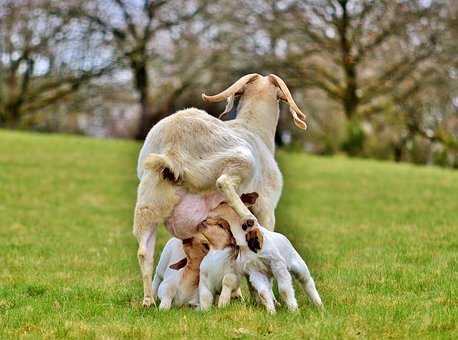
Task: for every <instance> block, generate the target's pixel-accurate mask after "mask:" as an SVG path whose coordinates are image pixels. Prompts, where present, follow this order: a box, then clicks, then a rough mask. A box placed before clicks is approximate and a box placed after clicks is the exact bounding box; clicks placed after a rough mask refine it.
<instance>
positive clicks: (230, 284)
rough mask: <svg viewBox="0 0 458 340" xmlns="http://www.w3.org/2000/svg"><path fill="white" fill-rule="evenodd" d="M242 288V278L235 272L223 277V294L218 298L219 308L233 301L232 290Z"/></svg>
mask: <svg viewBox="0 0 458 340" xmlns="http://www.w3.org/2000/svg"><path fill="white" fill-rule="evenodd" d="M237 288H240V279H239V277H238V276H237V275H235V274H233V273H228V274H226V275H224V277H223V283H222V289H221V294H220V295H219V299H218V308H222V307H224V306H226V305H227V304H228V303H229V302H230V301H231V296H232V292H233V291H235V290H237Z"/></svg>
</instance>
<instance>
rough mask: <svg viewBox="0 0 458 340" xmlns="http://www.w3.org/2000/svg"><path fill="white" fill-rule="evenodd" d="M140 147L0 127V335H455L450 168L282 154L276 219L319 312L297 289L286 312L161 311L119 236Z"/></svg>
mask: <svg viewBox="0 0 458 340" xmlns="http://www.w3.org/2000/svg"><path fill="white" fill-rule="evenodd" d="M139 148H140V145H139V144H135V143H132V142H124V141H103V140H94V139H88V138H80V137H70V136H58V135H51V136H49V135H46V136H45V135H34V134H26V133H13V132H6V131H0V338H5V337H6V338H16V337H18V336H25V337H32V338H35V337H49V338H56V337H57V338H60V337H64V338H67V337H72V338H81V337H85V338H127V337H136V338H137V337H140V338H155V337H162V338H165V337H167V338H168V339H173V338H188V339H196V338H213V339H219V338H257V337H259V338H262V337H265V338H269V339H280V338H281V339H288V338H291V339H292V338H342V337H344V338H360V337H362V338H373V339H380V338H382V337H383V338H386V337H392V338H419V337H421V338H457V337H458V329H457V320H458V283H457V282H458V264H457V260H458V255H457V254H458V172H456V171H455V172H453V171H450V170H444V169H438V168H430V167H424V168H420V167H416V166H412V165H405V164H404V165H395V164H392V163H381V162H375V161H369V160H353V159H352V160H350V159H346V158H341V157H336V158H318V157H313V156H308V155H303V154H288V153H284V152H280V153H279V155H278V158H279V161H280V164H281V167H282V170H283V174H284V178H285V188H284V192H283V197H282V200H281V203H280V205H279V208H278V210H277V222H278V223H277V230H278V231H281V232H283V233H285V234H286V235H287V236H288V237H289V238H290V239H291V240H292V242H293V243H294V245H295V246H296V247H297V248H298V250H299V251H300V253H301V254H302V255H303V256H304V258H305V260H306V262H307V263H308V265H309V267H310V269H311V271H312V274H313V275H314V277H315V281H316V283H317V287H318V289H319V291H320V293H321V296H322V298H323V301H324V304H325V306H326V311H325V313H323V314H320V313H319V312H317V311H316V310H315V309H314V308H313V307H312V306H311V304H310V303H309V302H308V300H307V298H306V296H305V294H304V293H303V292H302V291H300V289H298V290H297V291H298V300H299V303H300V306H301V309H300V312H299V313H295V314H290V313H288V312H287V311H286V310H285V309H284V308H280V310H279V312H278V313H277V315H275V316H270V315H267V314H266V313H265V312H264V310H263V309H262V308H261V307H260V306H256V305H254V304H252V303H249V304H243V303H242V302H234V303H232V304H231V305H230V306H229V307H228V308H225V309H222V310H213V311H211V312H208V313H204V314H202V313H199V312H195V311H193V310H189V309H181V310H172V311H169V312H159V311H158V310H157V309H156V308H151V309H143V308H142V307H141V305H140V302H141V297H142V287H141V280H140V275H139V270H138V267H137V262H136V256H135V254H136V241H135V239H134V238H133V236H132V234H131V221H132V209H133V205H134V202H135V190H136V184H137V180H136V176H135V167H136V157H137V153H138V150H139ZM168 237H169V236H168V235H167V234H166V232H165V230H164V228H161V231H160V237H159V247H158V248H157V252H156V254H158V253H159V251H160V249H161V248H162V246H163V244H164V242H165V241H166V240H167V238H168ZM245 295H247V294H246V290H245Z"/></svg>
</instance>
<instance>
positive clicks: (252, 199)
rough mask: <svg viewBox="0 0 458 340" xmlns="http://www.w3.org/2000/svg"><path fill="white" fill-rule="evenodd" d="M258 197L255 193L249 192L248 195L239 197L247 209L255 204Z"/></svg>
mask: <svg viewBox="0 0 458 340" xmlns="http://www.w3.org/2000/svg"><path fill="white" fill-rule="evenodd" d="M258 197H259V195H258V193H257V192H249V193H245V194H242V195H241V196H240V199H241V200H242V202H243V203H245V205H246V206H247V207H251V206H252V205H254V204H255V203H256V200H257V199H258Z"/></svg>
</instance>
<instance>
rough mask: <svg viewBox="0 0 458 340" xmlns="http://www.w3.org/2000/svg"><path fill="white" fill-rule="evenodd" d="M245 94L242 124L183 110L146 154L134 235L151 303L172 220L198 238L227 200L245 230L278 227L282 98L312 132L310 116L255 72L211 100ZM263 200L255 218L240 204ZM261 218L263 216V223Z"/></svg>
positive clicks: (177, 229) (148, 143) (149, 141)
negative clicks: (245, 195) (254, 197)
mask: <svg viewBox="0 0 458 340" xmlns="http://www.w3.org/2000/svg"><path fill="white" fill-rule="evenodd" d="M237 95H241V98H240V102H239V105H238V113H237V118H236V119H235V120H231V121H227V122H223V121H221V120H219V119H217V118H215V117H212V116H210V115H209V114H207V113H206V112H205V111H201V110H198V109H194V108H191V109H187V110H182V111H179V112H177V113H175V114H173V115H171V116H169V117H167V118H165V119H163V120H161V121H160V122H159V123H158V124H156V125H155V126H154V127H153V128H152V129H151V130H150V132H149V133H148V136H147V137H146V140H145V143H144V145H143V147H142V150H141V151H140V155H139V159H138V168H137V174H138V177H139V179H140V184H139V187H138V194H137V203H136V207H135V214H134V223H133V233H134V235H135V236H136V238H137V240H138V243H139V247H138V252H137V256H138V261H139V265H140V269H141V273H142V278H143V287H144V299H143V305H144V306H149V305H151V304H152V303H153V296H152V288H151V278H152V271H153V255H154V247H155V241H156V228H157V225H158V224H160V223H163V222H165V225H166V227H167V228H168V230H169V231H170V232H171V233H172V234H173V235H174V236H175V237H177V238H180V239H186V238H189V237H192V236H193V235H194V234H195V233H196V229H197V225H198V224H199V223H200V222H201V221H203V220H204V219H205V218H206V217H207V215H208V212H209V211H210V210H211V209H213V208H214V207H216V206H217V205H218V204H219V203H220V202H222V201H227V202H228V203H229V204H230V206H231V207H232V208H233V209H234V210H235V211H236V213H237V214H238V216H239V217H240V218H241V220H242V226H243V228H244V229H248V228H250V227H252V226H255V225H256V224H257V223H258V222H257V221H258V220H259V222H260V223H261V224H262V225H264V226H265V227H266V228H268V229H273V228H274V224H275V216H274V210H275V207H276V205H277V203H278V200H279V198H280V194H281V189H282V185H283V184H282V177H281V173H280V171H279V169H278V166H277V163H276V162H275V159H274V147H275V146H274V145H275V144H274V136H275V130H276V127H277V122H278V117H279V107H278V100H279V99H281V100H286V101H287V102H288V104H289V106H290V111H291V113H292V115H293V117H294V121H295V123H296V125H297V126H298V127H300V128H302V129H305V128H306V124H305V116H304V114H303V113H302V112H301V111H300V110H299V108H298V107H297V105H296V104H295V102H294V100H293V98H292V97H291V94H290V92H289V90H288V88H287V87H286V85H285V83H284V82H283V80H281V79H280V78H279V77H277V76H275V75H272V74H271V75H269V76H266V77H263V76H260V75H258V74H249V75H246V76H244V77H242V78H240V79H239V80H238V81H237V82H235V83H234V84H233V85H231V86H230V87H229V88H227V89H226V90H225V91H223V92H221V93H220V94H218V95H215V96H205V95H203V98H204V99H205V100H207V101H211V102H218V101H223V100H226V99H227V100H228V106H227V107H226V111H228V110H229V109H230V108H231V107H232V103H233V99H234V97H235V96H237ZM253 191H256V192H258V193H259V194H260V195H261V199H259V200H258V201H257V203H256V205H255V206H254V207H253V208H252V211H253V213H252V212H250V210H248V209H247V208H246V207H245V206H244V205H243V203H242V202H241V200H240V198H239V195H238V194H239V193H241V192H253ZM255 216H256V217H255Z"/></svg>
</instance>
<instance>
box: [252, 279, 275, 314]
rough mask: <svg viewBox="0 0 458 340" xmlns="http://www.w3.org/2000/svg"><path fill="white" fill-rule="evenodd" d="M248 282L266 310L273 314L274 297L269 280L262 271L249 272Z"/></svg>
mask: <svg viewBox="0 0 458 340" xmlns="http://www.w3.org/2000/svg"><path fill="white" fill-rule="evenodd" d="M249 280H250V283H251V284H252V285H253V288H254V289H255V290H256V292H257V293H258V294H259V298H260V300H261V303H262V304H263V305H264V306H265V307H266V309H267V312H269V313H270V314H275V302H274V301H275V298H274V294H273V292H272V285H271V282H270V280H269V279H268V278H267V276H265V275H264V274H262V273H259V272H251V273H250V274H249Z"/></svg>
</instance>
